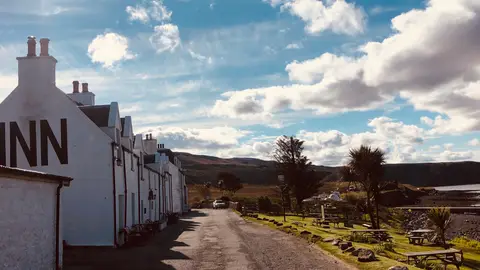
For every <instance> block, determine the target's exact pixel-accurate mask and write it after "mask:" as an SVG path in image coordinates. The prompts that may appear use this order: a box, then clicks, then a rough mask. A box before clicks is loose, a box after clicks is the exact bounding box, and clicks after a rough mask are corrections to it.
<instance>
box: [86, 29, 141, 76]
mask: <svg viewBox="0 0 480 270" xmlns="http://www.w3.org/2000/svg"><path fill="white" fill-rule="evenodd" d="M88 56H89V57H90V59H91V60H92V62H93V63H101V64H102V65H103V66H104V67H106V68H110V67H112V66H113V65H115V64H116V63H118V62H120V61H123V60H129V59H133V58H135V55H133V54H132V53H131V52H130V51H129V50H128V39H127V38H126V37H124V36H122V35H120V34H117V33H113V32H108V33H105V34H103V35H98V36H97V37H95V38H94V39H93V40H92V42H91V43H90V44H89V45H88Z"/></svg>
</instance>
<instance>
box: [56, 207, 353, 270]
mask: <svg viewBox="0 0 480 270" xmlns="http://www.w3.org/2000/svg"><path fill="white" fill-rule="evenodd" d="M79 258H80V257H79V256H77V260H76V261H77V262H70V263H69V264H70V265H77V266H68V265H65V266H66V267H65V269H67V270H68V269H209V270H210V269H212V270H215V269H228V270H235V269H302V270H307V269H331V270H334V269H352V268H350V267H349V266H347V265H345V264H343V263H342V262H341V261H339V260H337V259H335V258H332V257H331V256H329V255H327V254H325V253H323V252H322V251H320V250H318V249H317V248H316V247H314V246H311V245H309V244H308V243H307V242H306V241H304V240H302V239H298V238H296V237H294V236H291V235H288V234H285V233H282V232H280V231H276V230H273V229H270V228H268V227H266V226H262V225H259V224H256V223H252V222H246V221H244V220H243V219H242V218H240V217H239V216H238V215H237V214H235V213H233V212H231V211H229V210H211V209H208V210H207V209H202V210H199V211H195V212H192V213H191V214H189V215H187V216H185V217H183V218H182V219H181V220H180V221H179V223H178V224H177V225H173V226H169V227H168V228H167V229H165V230H164V231H162V232H161V233H159V234H157V235H156V236H155V237H154V238H153V239H152V240H151V241H150V242H149V243H148V244H147V245H145V246H143V247H136V248H131V249H125V250H109V251H102V252H95V253H94V254H90V256H81V260H79ZM79 264H81V265H79Z"/></svg>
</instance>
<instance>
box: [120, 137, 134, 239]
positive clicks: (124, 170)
mask: <svg viewBox="0 0 480 270" xmlns="http://www.w3.org/2000/svg"><path fill="white" fill-rule="evenodd" d="M122 150H123V151H122V152H123V185H124V191H123V192H124V193H125V196H124V205H125V207H124V209H123V219H124V220H123V226H127V208H128V207H127V203H128V192H127V169H126V165H125V164H126V163H127V162H126V161H125V148H124V147H123V146H122ZM132 158H133V155H132ZM124 237H125V238H126V237H127V236H126V235H125V236H124ZM124 243H125V242H124Z"/></svg>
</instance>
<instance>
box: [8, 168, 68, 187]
mask: <svg viewBox="0 0 480 270" xmlns="http://www.w3.org/2000/svg"><path fill="white" fill-rule="evenodd" d="M0 176H6V177H8V176H15V177H18V178H22V179H25V180H39V181H42V180H50V181H54V182H58V183H62V182H63V183H65V185H66V186H68V185H69V183H70V181H72V180H73V178H71V177H67V176H60V175H55V174H49V173H44V172H38V171H31V170H25V169H19V168H12V167H6V166H2V165H0Z"/></svg>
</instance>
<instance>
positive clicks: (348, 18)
mask: <svg viewBox="0 0 480 270" xmlns="http://www.w3.org/2000/svg"><path fill="white" fill-rule="evenodd" d="M264 2H268V3H270V5H272V7H276V6H278V5H281V10H282V11H283V10H287V11H289V12H290V13H291V14H292V15H295V16H298V17H300V18H301V19H302V20H303V21H304V22H305V23H306V26H305V30H306V31H307V33H309V34H312V35H316V34H319V33H321V32H324V31H326V30H331V31H332V32H334V33H337V34H346V35H355V34H359V33H362V32H363V31H364V28H365V24H366V23H365V21H366V14H365V12H364V11H363V10H362V9H361V8H357V7H356V6H355V4H354V3H348V2H347V1H345V0H326V1H318V0H266V1H265V0H264Z"/></svg>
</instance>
